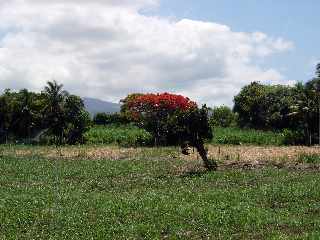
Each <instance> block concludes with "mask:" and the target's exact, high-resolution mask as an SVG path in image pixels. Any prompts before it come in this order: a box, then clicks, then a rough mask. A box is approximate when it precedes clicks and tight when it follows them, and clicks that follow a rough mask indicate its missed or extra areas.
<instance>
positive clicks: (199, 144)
mask: <svg viewBox="0 0 320 240" xmlns="http://www.w3.org/2000/svg"><path fill="white" fill-rule="evenodd" d="M194 146H195V147H196V149H197V151H198V153H199V155H200V157H201V158H202V160H203V163H204V166H205V167H206V168H207V169H208V170H209V171H215V170H217V167H218V166H217V163H216V162H215V161H213V160H209V159H208V156H207V151H206V149H205V148H204V143H203V140H202V139H201V140H197V142H196V143H195V144H194Z"/></svg>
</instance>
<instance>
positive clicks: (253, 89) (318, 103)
mask: <svg viewBox="0 0 320 240" xmlns="http://www.w3.org/2000/svg"><path fill="white" fill-rule="evenodd" d="M211 123H212V124H213V125H214V126H221V127H229V126H238V127H240V128H253V129H259V130H272V131H283V132H284V134H286V137H287V141H288V142H287V143H288V144H306V145H311V144H319V143H320V138H319V135H320V128H319V127H320V64H318V65H317V68H316V76H315V77H314V78H313V79H311V80H310V81H308V82H306V83H304V84H303V83H301V82H300V83H297V84H296V85H295V86H285V85H264V84H261V83H259V82H252V83H251V84H249V85H247V86H245V87H243V88H242V89H241V91H240V92H239V94H237V95H236V96H235V97H234V107H233V109H230V108H229V107H226V106H222V107H216V108H214V109H213V111H212V117H211Z"/></svg>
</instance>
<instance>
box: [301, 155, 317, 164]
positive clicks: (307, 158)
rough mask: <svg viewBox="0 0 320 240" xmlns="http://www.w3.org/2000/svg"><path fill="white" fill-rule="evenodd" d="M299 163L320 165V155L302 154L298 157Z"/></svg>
mask: <svg viewBox="0 0 320 240" xmlns="http://www.w3.org/2000/svg"><path fill="white" fill-rule="evenodd" d="M298 162H299V163H310V164H319V163H320V154H307V153H303V154H300V155H299V157H298Z"/></svg>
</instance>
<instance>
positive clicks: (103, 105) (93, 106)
mask: <svg viewBox="0 0 320 240" xmlns="http://www.w3.org/2000/svg"><path fill="white" fill-rule="evenodd" d="M82 99H83V101H84V105H85V107H86V109H87V111H88V112H89V113H90V114H91V116H94V115H95V114H96V113H98V112H106V113H116V112H120V107H121V105H120V104H117V103H112V102H106V101H102V100H99V99H95V98H82Z"/></svg>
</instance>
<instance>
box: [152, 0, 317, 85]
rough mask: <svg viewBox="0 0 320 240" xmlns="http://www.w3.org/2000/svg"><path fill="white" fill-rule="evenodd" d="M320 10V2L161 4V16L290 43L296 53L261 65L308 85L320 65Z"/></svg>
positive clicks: (184, 0)
mask: <svg viewBox="0 0 320 240" xmlns="http://www.w3.org/2000/svg"><path fill="white" fill-rule="evenodd" d="M319 10H320V1H319V0H304V1H302V0H198V1H195V0H161V4H160V8H159V9H158V12H159V13H160V14H161V15H163V16H172V17H175V18H178V19H180V18H191V19H196V20H202V21H211V22H218V23H221V24H226V25H228V26H229V27H231V28H232V30H233V31H243V32H254V31H261V32H264V33H266V34H268V35H269V36H275V37H279V36H280V37H283V38H285V39H286V40H290V41H292V42H293V43H294V45H295V48H294V49H293V50H291V51H289V52H288V53H286V54H279V55H275V56H272V57H271V58H267V59H265V61H262V62H261V63H262V64H263V65H265V66H271V67H274V68H277V69H278V70H279V71H281V72H282V73H283V74H284V75H285V76H287V77H288V78H289V79H291V80H298V81H305V80H308V79H310V78H312V77H313V76H314V71H315V70H314V68H315V66H314V63H315V62H316V61H317V60H319V61H320V47H319V45H320V44H319V43H320V31H319V23H320V15H319ZM261 63H259V64H261Z"/></svg>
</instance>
